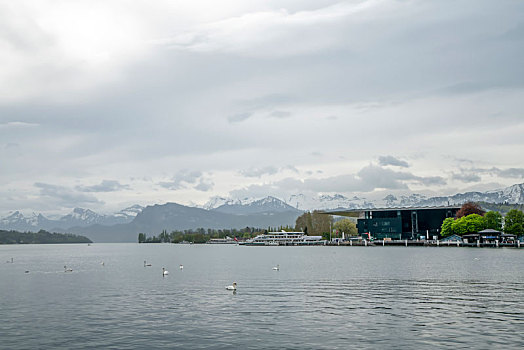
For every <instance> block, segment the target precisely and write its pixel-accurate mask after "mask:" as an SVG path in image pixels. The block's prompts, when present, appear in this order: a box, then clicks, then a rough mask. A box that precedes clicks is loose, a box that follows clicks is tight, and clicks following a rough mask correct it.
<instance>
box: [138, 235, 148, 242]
mask: <svg viewBox="0 0 524 350" xmlns="http://www.w3.org/2000/svg"><path fill="white" fill-rule="evenodd" d="M145 241H146V235H145V233H139V234H138V243H144V242H145Z"/></svg>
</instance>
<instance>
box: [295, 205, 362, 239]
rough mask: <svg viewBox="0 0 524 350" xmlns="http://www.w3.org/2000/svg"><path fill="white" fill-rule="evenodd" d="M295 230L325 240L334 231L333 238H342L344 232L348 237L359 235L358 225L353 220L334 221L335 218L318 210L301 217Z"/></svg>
mask: <svg viewBox="0 0 524 350" xmlns="http://www.w3.org/2000/svg"><path fill="white" fill-rule="evenodd" d="M295 230H296V231H302V232H304V233H305V234H307V235H309V236H322V237H323V238H324V239H329V238H330V231H332V236H331V237H333V235H334V236H335V237H341V236H342V232H344V234H346V235H348V236H356V235H357V234H358V231H357V225H356V224H355V222H354V221H353V220H351V219H341V220H338V221H334V219H333V216H331V215H328V214H324V213H322V212H321V211H318V210H314V211H312V212H305V213H304V214H302V215H300V216H299V217H298V218H297V220H296V223H295Z"/></svg>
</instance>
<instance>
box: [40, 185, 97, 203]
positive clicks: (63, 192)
mask: <svg viewBox="0 0 524 350" xmlns="http://www.w3.org/2000/svg"><path fill="white" fill-rule="evenodd" d="M34 186H35V187H37V188H38V189H40V195H41V196H42V197H45V198H46V199H45V200H51V201H52V202H54V203H55V204H56V205H57V206H61V207H66V208H73V207H78V206H86V205H87V206H89V205H93V204H101V203H102V202H101V201H99V200H98V199H97V198H96V197H94V196H92V195H88V194H85V193H81V192H77V191H75V190H72V189H71V188H68V187H64V186H58V185H52V184H46V183H41V182H36V183H35V184H34Z"/></svg>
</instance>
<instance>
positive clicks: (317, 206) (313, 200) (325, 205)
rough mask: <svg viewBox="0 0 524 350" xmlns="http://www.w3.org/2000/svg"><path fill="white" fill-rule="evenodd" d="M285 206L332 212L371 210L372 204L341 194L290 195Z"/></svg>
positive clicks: (362, 199) (364, 199) (363, 199)
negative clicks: (357, 209) (340, 210)
mask: <svg viewBox="0 0 524 350" xmlns="http://www.w3.org/2000/svg"><path fill="white" fill-rule="evenodd" d="M285 202H286V203H287V204H289V205H291V206H293V207H295V208H297V209H299V210H332V209H342V208H344V209H355V208H373V207H374V204H373V202H371V201H369V200H366V198H359V197H357V196H353V197H351V198H348V197H346V196H344V195H342V194H334V195H327V194H320V195H318V196H307V195H305V194H296V195H292V196H290V197H289V198H287V199H286V201H285Z"/></svg>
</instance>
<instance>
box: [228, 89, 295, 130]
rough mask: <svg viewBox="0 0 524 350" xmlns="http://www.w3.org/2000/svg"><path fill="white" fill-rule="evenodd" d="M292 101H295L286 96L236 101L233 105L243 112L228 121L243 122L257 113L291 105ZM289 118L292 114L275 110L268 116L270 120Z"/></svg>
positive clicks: (269, 96)
mask: <svg viewBox="0 0 524 350" xmlns="http://www.w3.org/2000/svg"><path fill="white" fill-rule="evenodd" d="M291 101H293V98H291V97H290V96H288V95H284V94H269V95H263V96H260V97H256V98H252V99H244V100H237V101H234V103H233V105H234V106H235V108H236V109H239V110H241V111H242V112H240V113H237V114H234V115H231V116H229V117H228V118H227V119H228V121H229V122H230V123H238V122H243V121H245V120H247V119H249V118H251V117H252V116H253V115H254V114H255V112H257V111H267V110H271V109H273V108H275V107H278V106H280V105H284V104H287V103H290V102H291ZM289 116H291V112H288V111H282V110H274V111H272V112H271V113H269V114H268V117H270V118H279V119H283V118H287V117H289Z"/></svg>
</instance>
